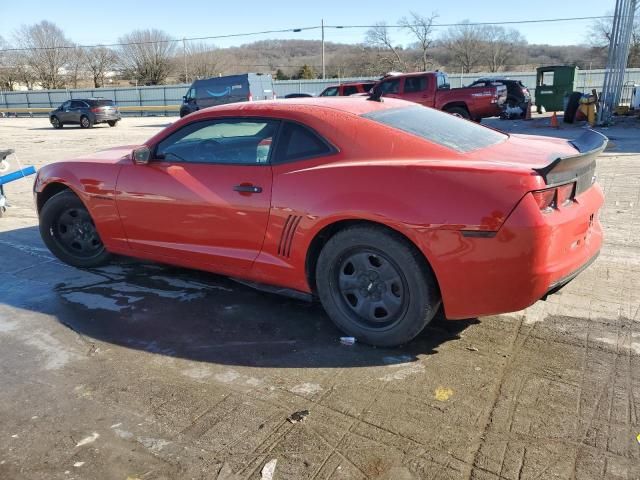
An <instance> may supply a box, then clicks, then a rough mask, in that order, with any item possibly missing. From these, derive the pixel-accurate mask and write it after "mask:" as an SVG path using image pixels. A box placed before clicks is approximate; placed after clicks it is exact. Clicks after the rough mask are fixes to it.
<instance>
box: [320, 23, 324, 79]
mask: <svg viewBox="0 0 640 480" xmlns="http://www.w3.org/2000/svg"><path fill="white" fill-rule="evenodd" d="M320 29H321V30H322V79H323V80H324V79H325V69H324V18H323V19H321V20H320Z"/></svg>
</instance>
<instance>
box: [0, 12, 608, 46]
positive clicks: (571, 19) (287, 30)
mask: <svg viewBox="0 0 640 480" xmlns="http://www.w3.org/2000/svg"><path fill="white" fill-rule="evenodd" d="M607 18H613V16H611V15H602V16H591V17H568V18H545V19H538V20H508V21H502V22H465V23H434V24H432V25H431V26H432V27H434V28H443V27H456V26H487V25H498V26H499V25H524V24H531V23H534V24H535V23H557V22H575V21H585V20H601V19H607ZM380 26H381V25H325V26H324V28H325V29H327V28H330V29H334V30H340V29H363V28H376V27H380ZM383 26H384V27H385V28H398V29H404V28H407V27H419V26H420V25H418V24H411V25H383ZM321 28H322V27H321V26H320V25H313V26H309V27H298V28H283V29H280V30H263V31H260V32H246V33H230V34H226V35H209V36H206V37H191V38H170V39H166V40H148V41H141V42H120V43H107V44H95V45H73V44H69V45H59V46H55V47H27V48H5V49H0V53H3V52H24V51H34V50H64V49H68V50H71V49H75V48H100V47H124V46H128V45H155V44H166V43H178V42H183V41H185V42H191V41H195V40H221V39H225V38H238V37H251V36H256V35H268V34H272V33H299V32H303V31H310V30H320V29H321Z"/></svg>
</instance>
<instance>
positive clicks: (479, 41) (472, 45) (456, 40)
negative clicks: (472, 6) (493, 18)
mask: <svg viewBox="0 0 640 480" xmlns="http://www.w3.org/2000/svg"><path fill="white" fill-rule="evenodd" d="M482 30H483V29H482V28H481V27H479V26H477V25H471V24H469V21H468V20H465V21H464V22H462V23H460V24H458V25H455V26H453V27H450V28H449V29H448V30H447V31H446V33H445V34H444V36H443V43H444V45H445V46H446V47H447V48H448V49H449V50H450V52H451V53H452V54H453V57H454V58H455V60H456V61H457V63H458V65H459V66H460V67H462V69H463V70H464V71H465V72H470V71H471V70H473V69H474V68H475V67H476V66H478V65H479V64H480V62H481V61H482V58H483V51H482V47H483V40H484V33H483V31H482Z"/></svg>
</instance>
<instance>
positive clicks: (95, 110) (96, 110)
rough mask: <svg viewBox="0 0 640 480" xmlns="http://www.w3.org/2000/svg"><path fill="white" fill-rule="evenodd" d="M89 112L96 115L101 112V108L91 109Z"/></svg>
mask: <svg viewBox="0 0 640 480" xmlns="http://www.w3.org/2000/svg"><path fill="white" fill-rule="evenodd" d="M91 111H92V112H93V113H98V112H100V111H102V109H101V108H92V109H91Z"/></svg>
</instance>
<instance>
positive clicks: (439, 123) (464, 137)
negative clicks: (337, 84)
mask: <svg viewBox="0 0 640 480" xmlns="http://www.w3.org/2000/svg"><path fill="white" fill-rule="evenodd" d="M362 116H363V117H364V118H368V119H369V120H373V121H375V122H378V123H382V124H384V125H388V126H389V127H393V128H396V129H398V130H402V131H403V132H407V133H411V134H413V135H417V136H418V137H421V138H424V139H425V140H428V141H430V142H433V143H436V144H438V145H442V146H443V147H447V148H451V149H453V150H456V151H458V152H461V153H465V152H470V151H472V150H478V149H481V148H486V147H489V146H491V145H495V144H496V143H500V142H503V141H505V140H506V139H507V138H508V137H507V135H506V134H504V133H500V132H497V131H495V130H491V129H489V128H486V127H482V126H480V125H477V124H475V123H473V122H471V121H467V120H463V119H461V118H458V117H456V116H454V115H451V114H449V113H444V112H441V111H439V110H434V109H432V108H427V107H422V106H415V107H403V108H390V109H388V110H377V111H375V112H369V113H365V114H364V115H362Z"/></svg>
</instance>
